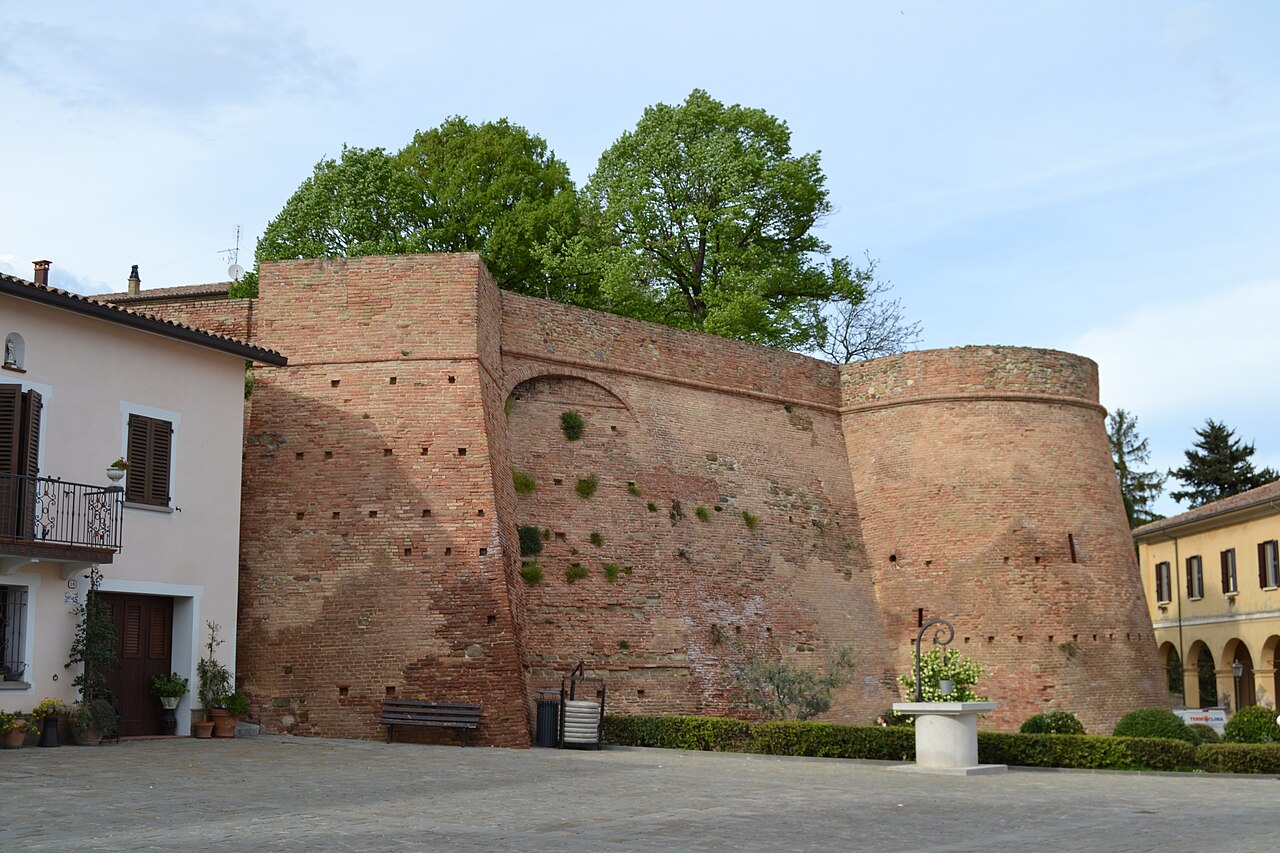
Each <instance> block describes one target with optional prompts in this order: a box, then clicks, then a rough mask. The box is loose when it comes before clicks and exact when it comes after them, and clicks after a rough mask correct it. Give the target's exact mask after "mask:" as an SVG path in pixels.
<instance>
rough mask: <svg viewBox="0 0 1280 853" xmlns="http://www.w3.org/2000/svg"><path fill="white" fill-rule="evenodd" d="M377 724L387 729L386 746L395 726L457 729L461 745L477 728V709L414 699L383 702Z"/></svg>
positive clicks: (478, 725) (478, 721) (478, 713)
mask: <svg viewBox="0 0 1280 853" xmlns="http://www.w3.org/2000/svg"><path fill="white" fill-rule="evenodd" d="M378 724H379V725H382V726H386V727H387V743H391V735H392V732H394V731H395V727H396V726H428V727H431V728H436V729H457V730H458V732H459V733H461V735H462V745H463V746H466V745H467V735H468V734H469V733H470V731H471V730H472V729H475V728H479V727H480V706H479V705H460V704H456V703H446V702H422V701H419V700H417V699H384V700H383V702H382V716H381V717H380V718H379V719H378Z"/></svg>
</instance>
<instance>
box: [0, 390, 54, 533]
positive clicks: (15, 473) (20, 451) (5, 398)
mask: <svg viewBox="0 0 1280 853" xmlns="http://www.w3.org/2000/svg"><path fill="white" fill-rule="evenodd" d="M43 408H44V402H43V400H42V399H41V397H40V392H39V391H34V390H32V391H23V390H22V386H21V385H0V475H6V474H7V475H10V476H0V533H3V535H6V536H15V535H16V536H17V537H19V538H21V539H30V538H32V537H33V536H34V535H35V499H36V481H35V478H36V477H38V476H39V475H40V413H41V411H42V410H43Z"/></svg>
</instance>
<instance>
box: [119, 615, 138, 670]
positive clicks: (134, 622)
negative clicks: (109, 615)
mask: <svg viewBox="0 0 1280 853" xmlns="http://www.w3.org/2000/svg"><path fill="white" fill-rule="evenodd" d="M121 639H122V641H123V642H122V643H121V648H120V657H122V658H124V659H125V660H136V659H138V658H141V657H142V605H141V604H135V603H133V602H127V603H126V604H125V606H124V636H123V637H122V638H121Z"/></svg>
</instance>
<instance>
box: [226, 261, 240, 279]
mask: <svg viewBox="0 0 1280 853" xmlns="http://www.w3.org/2000/svg"><path fill="white" fill-rule="evenodd" d="M227 275H229V276H231V280H232V281H240V279H242V278H244V267H242V266H240V265H239V264H232V265H231V266H229V267H227Z"/></svg>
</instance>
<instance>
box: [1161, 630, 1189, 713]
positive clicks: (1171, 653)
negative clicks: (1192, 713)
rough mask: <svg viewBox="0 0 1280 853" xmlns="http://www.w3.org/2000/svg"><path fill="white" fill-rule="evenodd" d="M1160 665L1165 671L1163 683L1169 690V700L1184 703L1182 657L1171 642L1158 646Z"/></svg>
mask: <svg viewBox="0 0 1280 853" xmlns="http://www.w3.org/2000/svg"><path fill="white" fill-rule="evenodd" d="M1159 654H1160V666H1161V668H1162V669H1163V670H1164V673H1165V684H1166V686H1167V687H1168V690H1169V700H1170V701H1171V702H1173V703H1174V704H1178V705H1185V704H1186V697H1185V696H1183V695H1182V694H1183V679H1182V658H1181V656H1180V655H1179V654H1178V649H1177V647H1175V646H1174V645H1173V643H1164V644H1163V645H1161V646H1160V652H1159Z"/></svg>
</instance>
